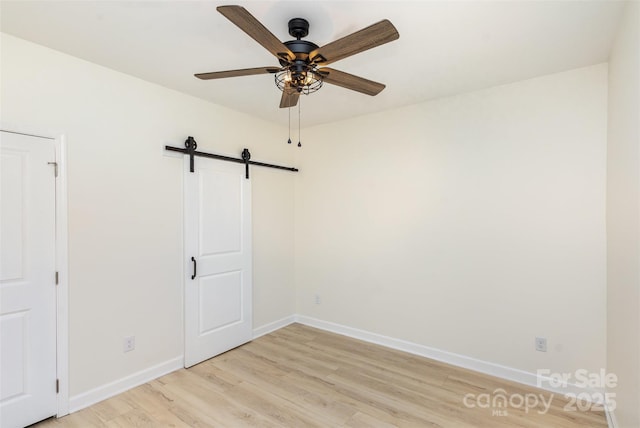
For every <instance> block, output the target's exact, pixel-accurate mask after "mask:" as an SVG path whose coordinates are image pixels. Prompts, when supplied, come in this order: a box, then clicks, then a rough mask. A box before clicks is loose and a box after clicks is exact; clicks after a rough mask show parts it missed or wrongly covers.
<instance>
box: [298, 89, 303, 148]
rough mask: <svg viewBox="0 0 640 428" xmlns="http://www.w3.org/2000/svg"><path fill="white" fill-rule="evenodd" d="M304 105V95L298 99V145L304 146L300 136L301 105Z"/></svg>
mask: <svg viewBox="0 0 640 428" xmlns="http://www.w3.org/2000/svg"><path fill="white" fill-rule="evenodd" d="M301 105H302V97H300V99H299V100H298V147H302V143H301V142H300V141H301V138H300V108H301V107H300V106H301Z"/></svg>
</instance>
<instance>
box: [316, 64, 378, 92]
mask: <svg viewBox="0 0 640 428" xmlns="http://www.w3.org/2000/svg"><path fill="white" fill-rule="evenodd" d="M318 73H319V74H320V75H321V76H322V81H323V82H326V83H331V84H332V85H337V86H342V87H343V88H347V89H351V90H352V91H357V92H361V93H363V94H367V95H371V96H373V95H378V94H379V93H380V91H382V90H383V89H384V88H385V87H386V86H385V85H383V84H382V83H378V82H374V81H373V80H368V79H365V78H362V77H358V76H354V75H353V74H349V73H345V72H344V71H339V70H334V69H333V68H329V67H323V68H320V69H318Z"/></svg>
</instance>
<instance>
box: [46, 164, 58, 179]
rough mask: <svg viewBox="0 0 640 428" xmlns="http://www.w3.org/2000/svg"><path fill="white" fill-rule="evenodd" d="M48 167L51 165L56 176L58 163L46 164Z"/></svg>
mask: <svg viewBox="0 0 640 428" xmlns="http://www.w3.org/2000/svg"><path fill="white" fill-rule="evenodd" d="M47 164H48V165H53V174H54V175H55V176H56V177H57V176H58V162H47Z"/></svg>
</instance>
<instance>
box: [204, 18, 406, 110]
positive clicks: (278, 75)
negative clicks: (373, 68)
mask: <svg viewBox="0 0 640 428" xmlns="http://www.w3.org/2000/svg"><path fill="white" fill-rule="evenodd" d="M217 10H218V12H220V13H221V14H222V15H224V16H225V17H226V18H227V19H228V20H229V21H231V22H232V23H234V24H235V25H236V26H238V27H239V28H240V29H241V30H242V31H244V32H245V33H247V34H248V35H249V36H250V37H251V38H253V39H254V40H255V41H256V42H258V43H260V44H261V45H262V46H263V47H264V48H266V49H267V50H268V51H269V52H271V53H272V54H273V55H275V57H276V58H278V61H279V62H280V67H257V68H246V69H241V70H228V71H216V72H211V73H199V74H196V75H195V76H196V77H197V78H199V79H203V80H209V79H221V78H225V77H238V76H251V75H256V74H275V81H276V86H278V88H279V89H280V90H281V91H282V98H281V99H280V108H288V107H293V106H295V105H296V104H297V103H298V98H299V97H300V94H301V93H305V94H308V93H311V92H315V91H317V90H318V89H320V87H321V86H322V84H323V82H326V83H330V84H332V85H337V86H341V87H343V88H347V89H351V90H353V91H357V92H361V93H363V94H367V95H372V96H373V95H377V94H378V93H380V91H382V90H383V89H384V88H385V85H383V84H382V83H378V82H374V81H372V80H368V79H364V78H362V77H358V76H354V75H353V74H349V73H345V72H343V71H339V70H335V69H333V68H329V67H321V66H325V65H328V64H331V63H333V62H336V61H338V60H341V59H344V58H347V57H349V56H351V55H355V54H357V53H360V52H363V51H366V50H368V49H371V48H375V47H377V46H380V45H383V44H385V43H388V42H391V41H393V40H396V39H398V38H399V37H400V35H399V34H398V31H397V30H396V28H395V27H394V26H393V24H391V22H389V21H388V20H386V19H385V20H382V21H380V22H378V23H375V24H373V25H370V26H368V27H366V28H363V29H362V30H360V31H356V32H355V33H352V34H350V35H348V36H345V37H342V38H341V39H338V40H336V41H333V42H331V43H329V44H327V45H324V46H322V47H318V45H316V44H315V43H312V42H310V41H308V40H302V38H303V37H306V36H307V35H308V34H309V22H308V21H307V20H306V19H303V18H293V19H291V20H290V21H289V34H290V35H291V36H292V37H295V38H296V39H295V40H290V41H288V42H284V43H283V42H281V41H280V40H278V38H277V37H276V36H274V35H273V34H272V33H271V32H270V31H269V30H268V29H267V28H266V27H265V26H264V25H262V24H261V23H260V21H258V20H257V19H256V18H255V17H254V16H253V15H251V14H250V13H249V12H248V11H247V10H246V9H245V8H243V7H242V6H219V7H218V8H217Z"/></svg>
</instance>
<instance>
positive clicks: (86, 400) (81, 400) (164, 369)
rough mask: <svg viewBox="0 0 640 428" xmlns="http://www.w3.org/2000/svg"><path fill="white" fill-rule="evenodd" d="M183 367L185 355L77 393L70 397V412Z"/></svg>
mask: <svg viewBox="0 0 640 428" xmlns="http://www.w3.org/2000/svg"><path fill="white" fill-rule="evenodd" d="M183 367H184V357H183V356H179V357H176V358H173V359H171V360H169V361H165V362H164V363H160V364H157V365H155V366H153V367H149V368H147V369H144V370H140V371H139V372H137V373H133V374H131V375H129V376H126V377H123V378H122V379H118V380H116V381H113V382H110V383H108V384H106V385H102V386H99V387H97V388H94V389H91V390H89V391H87V392H84V393H82V394H78V395H75V396H73V397H71V398H69V413H73V412H77V411H78V410H81V409H84V408H85V407H89V406H91V405H93V404H96V403H98V402H100V401H103V400H106V399H107V398H111V397H113V396H114V395H117V394H120V393H122V392H124V391H127V390H129V389H131V388H135V387H136V386H139V385H142V384H143V383H146V382H149V381H152V380H154V379H157V378H159V377H160V376H164V375H166V374H168V373H171V372H173V371H176V370H178V369H181V368H183Z"/></svg>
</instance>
